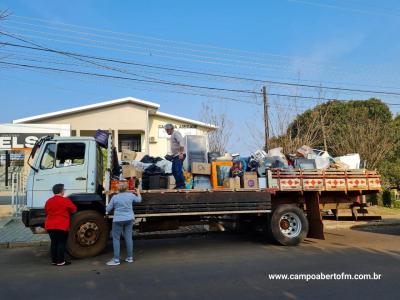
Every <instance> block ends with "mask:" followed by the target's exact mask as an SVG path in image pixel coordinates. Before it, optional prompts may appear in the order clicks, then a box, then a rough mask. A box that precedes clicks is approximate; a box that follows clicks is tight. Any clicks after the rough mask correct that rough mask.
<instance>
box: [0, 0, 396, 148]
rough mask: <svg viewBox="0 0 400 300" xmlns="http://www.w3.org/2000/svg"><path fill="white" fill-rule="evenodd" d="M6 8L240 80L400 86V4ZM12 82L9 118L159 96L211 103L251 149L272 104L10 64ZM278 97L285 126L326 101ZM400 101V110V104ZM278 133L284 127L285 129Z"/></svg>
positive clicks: (280, 1) (300, 91) (23, 56)
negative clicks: (267, 106) (264, 113)
mask: <svg viewBox="0 0 400 300" xmlns="http://www.w3.org/2000/svg"><path fill="white" fill-rule="evenodd" d="M0 9H8V10H9V11H10V12H11V13H12V15H11V16H10V17H9V18H8V19H7V20H6V21H5V22H2V24H0V30H3V31H6V32H9V33H13V34H17V35H18V36H20V37H24V38H25V39H28V40H29V41H32V42H35V43H39V44H40V45H42V46H45V47H48V48H52V49H61V50H66V51H75V52H79V53H84V54H89V55H97V56H103V57H109V58H117V59H122V60H129V61H134V62H139V63H147V64H154V65H157V66H169V67H170V66H172V67H179V68H185V69H190V70H196V71H205V72H212V73H220V74H227V75H235V76H247V77H253V78H262V79H269V80H279V81H285V82H300V83H307V84H313V85H323V86H326V85H330V86H338V87H346V88H357V89H367V90H386V91H387V90H390V91H395V92H398V91H400V85H399V81H400V78H399V76H398V70H399V67H400V58H399V55H398V53H399V50H400V41H399V39H398V32H399V26H400V2H398V1H392V0H387V1H371V0H366V1H361V0H326V1H317V0H304V1H303V0H296V1H294V0H292V1H285V0H270V1H222V0H220V1H151V0H149V1H73V0H72V1H21V0H13V1H11V0H10V1H8V0H2V1H0ZM111 31H112V33H111ZM0 41H3V42H4V41H6V42H12V39H7V38H5V37H0ZM13 42H15V43H19V42H18V41H15V40H14V41H13ZM21 44H23V43H21ZM222 48H223V49H222ZM0 57H3V60H4V59H5V60H6V61H7V62H12V63H25V64H34V65H41V66H52V67H60V68H65V69H74V70H85V71H91V72H97V73H107V74H113V75H120V76H131V75H126V73H125V74H121V73H119V72H114V71H110V70H104V69H99V68H96V67H94V66H93V65H91V66H90V65H89V66H88V65H87V64H86V65H85V66H84V64H83V63H82V62H80V61H76V60H75V61H74V60H73V59H71V58H68V57H65V56H64V57H60V55H58V56H57V55H49V54H46V53H40V52H29V51H28V50H23V49H16V48H12V47H2V48H0ZM33 58H34V60H32V59H33ZM124 68H125V67H124ZM124 70H128V69H124ZM128 71H129V72H131V73H134V74H139V76H141V77H139V78H142V79H143V78H149V77H151V78H156V79H158V80H167V81H173V82H179V83H185V84H192V85H203V86H212V87H219V88H228V89H245V90H252V91H259V90H260V88H261V86H262V84H260V83H254V82H243V81H232V80H230V81H228V80H224V81H222V80H216V79H215V78H210V77H207V78H200V77H189V76H186V77H185V76H177V75H176V74H172V75H171V74H169V73H168V72H160V71H157V70H150V69H144V68H135V67H129V70H128ZM135 78H137V77H135ZM0 89H1V91H2V93H1V96H0V103H1V112H0V122H1V123H5V122H10V121H12V120H13V119H17V118H22V117H27V116H31V115H35V114H40V113H46V112H51V111H55V110H59V109H65V108H70V107H75V106H80V105H85V104H91V103H95V102H98V101H105V100H110V99H115V98H120V97H125V96H133V97H137V98H141V99H145V100H149V101H154V102H157V103H159V104H160V105H161V111H164V112H167V113H172V114H176V115H180V116H184V117H188V118H194V119H199V118H200V110H201V105H202V103H204V102H206V103H208V104H209V105H211V106H213V107H214V109H215V110H216V111H219V112H225V113H226V114H227V115H228V117H229V118H230V119H231V121H232V124H233V125H232V126H233V130H234V135H233V136H232V139H231V145H230V148H231V149H232V150H233V151H242V152H246V151H251V150H252V149H251V148H254V147H255V144H256V141H254V140H253V135H257V134H258V133H255V132H256V131H258V130H260V129H261V128H262V124H263V123H262V117H261V112H262V107H261V106H260V105H255V104H254V103H259V102H260V97H259V96H258V98H257V99H256V98H255V97H254V96H251V95H246V94H240V93H239V94H238V93H233V92H210V91H207V90H199V89H196V90H194V89H187V88H184V89H182V88H177V87H174V88H171V87H167V86H163V85H154V84H143V83H137V82H126V81H120V80H110V79H98V78H93V77H85V76H75V75H71V74H59V73H54V72H47V71H40V72H33V71H32V70H31V71H28V70H26V69H22V68H11V67H4V66H0ZM268 90H269V92H271V93H280V94H291V95H294V94H297V95H304V96H310V97H317V96H318V95H319V94H321V93H322V94H323V96H324V97H326V98H340V99H367V98H369V97H372V96H376V97H379V98H381V99H382V100H383V101H385V102H389V103H400V101H399V97H394V96H390V97H389V96H382V95H376V94H371V93H343V92H332V91H329V90H322V91H320V90H317V89H306V88H297V89H295V88H293V87H288V86H277V85H273V84H270V85H268ZM182 93H184V94H182ZM198 94H203V95H202V96H199V95H198ZM204 94H207V96H204ZM226 98H232V99H235V100H241V101H245V102H238V101H233V100H228V99H226ZM270 101H271V122H272V123H273V124H276V123H277V122H278V120H281V121H282V119H285V121H286V122H287V121H288V120H290V118H292V117H293V116H295V115H296V113H299V112H301V111H302V110H304V109H306V108H308V107H312V106H313V105H315V104H316V103H317V102H318V100H313V99H302V100H301V99H297V100H294V99H290V98H286V97H276V96H271V97H270ZM274 105H276V106H274ZM391 109H392V111H393V112H394V113H397V112H398V108H397V107H396V106H391ZM256 128H258V129H256ZM275 131H279V128H278V126H275ZM256 139H257V138H256Z"/></svg>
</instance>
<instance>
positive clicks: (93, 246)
mask: <svg viewBox="0 0 400 300" xmlns="http://www.w3.org/2000/svg"><path fill="white" fill-rule="evenodd" d="M109 235H110V229H109V226H108V223H107V221H106V220H105V219H104V216H103V215H102V214H100V213H99V212H97V211H95V210H83V211H80V212H77V213H76V214H74V215H73V216H72V218H71V228H70V232H69V235H68V241H67V251H68V253H69V254H70V255H71V256H72V257H75V258H85V257H91V256H96V255H98V254H100V253H101V252H102V251H103V250H104V248H105V247H106V245H107V241H108V239H109Z"/></svg>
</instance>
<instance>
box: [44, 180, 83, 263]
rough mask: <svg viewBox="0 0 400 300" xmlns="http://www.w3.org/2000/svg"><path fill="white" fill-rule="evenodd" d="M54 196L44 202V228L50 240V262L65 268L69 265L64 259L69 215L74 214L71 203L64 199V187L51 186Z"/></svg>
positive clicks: (73, 207) (58, 185) (74, 209)
mask: <svg viewBox="0 0 400 300" xmlns="http://www.w3.org/2000/svg"><path fill="white" fill-rule="evenodd" d="M53 193H54V196H53V197H51V198H50V199H49V200H47V201H46V205H45V206H44V208H45V210H46V221H45V223H44V227H45V229H46V230H47V232H48V233H49V236H50V240H51V262H52V264H53V265H57V266H65V265H69V264H71V263H70V262H68V261H65V259H64V253H65V245H66V243H67V237H68V231H69V225H70V215H71V214H73V213H75V212H76V206H75V204H74V203H72V201H71V200H70V199H69V198H67V197H64V185H63V184H61V183H59V184H56V185H54V186H53Z"/></svg>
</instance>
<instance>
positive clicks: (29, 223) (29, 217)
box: [22, 209, 46, 227]
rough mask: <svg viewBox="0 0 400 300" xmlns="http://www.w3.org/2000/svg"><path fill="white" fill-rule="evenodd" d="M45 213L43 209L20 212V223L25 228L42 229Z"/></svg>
mask: <svg viewBox="0 0 400 300" xmlns="http://www.w3.org/2000/svg"><path fill="white" fill-rule="evenodd" d="M45 219H46V212H45V210H44V209H29V210H24V211H23V212H22V222H23V223H24V224H25V226H26V227H37V226H40V227H44V221H45Z"/></svg>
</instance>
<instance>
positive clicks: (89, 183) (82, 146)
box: [27, 137, 103, 208]
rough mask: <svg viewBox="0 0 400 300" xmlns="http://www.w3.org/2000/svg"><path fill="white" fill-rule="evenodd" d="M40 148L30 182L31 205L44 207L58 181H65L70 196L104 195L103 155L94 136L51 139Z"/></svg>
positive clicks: (32, 206)
mask: <svg viewBox="0 0 400 300" xmlns="http://www.w3.org/2000/svg"><path fill="white" fill-rule="evenodd" d="M38 150H39V151H36V153H35V157H34V158H35V160H34V162H33V164H32V169H31V171H30V173H29V176H28V181H27V206H28V207H29V208H43V207H44V204H45V203H46V200H47V199H49V198H50V197H51V196H52V195H53V194H52V187H53V185H55V184H57V183H63V184H64V186H65V191H66V195H68V196H71V195H73V196H74V197H75V198H79V195H86V196H85V198H86V199H87V198H88V195H90V194H92V195H93V196H95V195H96V197H95V198H96V199H98V197H97V196H101V187H102V184H103V158H102V153H101V149H100V147H99V146H98V145H97V143H96V141H95V139H94V138H91V137H68V138H66V137H54V138H47V139H46V140H45V141H43V142H42V144H41V145H40V149H38Z"/></svg>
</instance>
